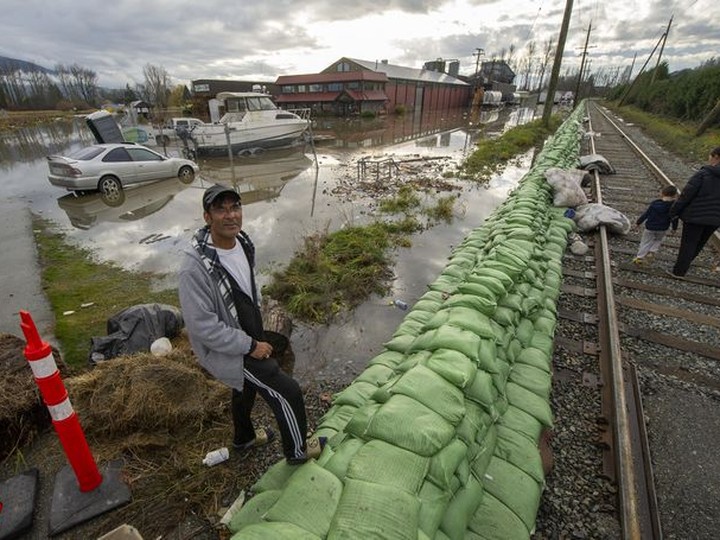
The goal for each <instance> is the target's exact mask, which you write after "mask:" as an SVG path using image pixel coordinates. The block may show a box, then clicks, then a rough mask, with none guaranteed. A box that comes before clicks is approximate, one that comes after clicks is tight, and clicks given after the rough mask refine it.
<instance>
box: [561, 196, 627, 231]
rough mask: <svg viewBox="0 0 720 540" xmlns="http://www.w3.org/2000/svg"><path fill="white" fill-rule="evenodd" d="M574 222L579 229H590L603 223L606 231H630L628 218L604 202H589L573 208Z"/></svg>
mask: <svg viewBox="0 0 720 540" xmlns="http://www.w3.org/2000/svg"><path fill="white" fill-rule="evenodd" d="M573 219H574V220H575V224H576V225H577V227H578V229H580V230H581V231H584V232H587V231H592V230H594V229H596V228H597V227H599V226H600V225H605V226H607V228H608V231H610V232H612V233H615V234H627V233H628V232H629V231H630V220H629V219H628V218H627V217H626V216H625V214H623V213H622V212H619V211H618V210H615V209H614V208H610V207H609V206H605V205H604V204H598V203H589V204H584V205H582V206H579V207H578V208H576V209H575V217H574V218H573Z"/></svg>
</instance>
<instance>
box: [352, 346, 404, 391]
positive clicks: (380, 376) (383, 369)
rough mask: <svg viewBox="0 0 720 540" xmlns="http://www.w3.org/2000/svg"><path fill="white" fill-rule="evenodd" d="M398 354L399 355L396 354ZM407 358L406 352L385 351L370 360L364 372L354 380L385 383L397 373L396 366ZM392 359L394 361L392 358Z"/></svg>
mask: <svg viewBox="0 0 720 540" xmlns="http://www.w3.org/2000/svg"><path fill="white" fill-rule="evenodd" d="M396 355H397V356H396ZM404 358H405V355H404V354H401V353H397V352H393V351H385V352H383V353H380V354H379V355H377V356H376V357H375V358H373V359H372V360H370V362H369V363H368V366H367V367H366V368H365V369H364V370H363V372H362V373H361V374H360V375H358V376H357V377H355V380H354V381H353V382H360V381H362V382H369V383H371V384H374V385H375V386H380V385H382V384H385V383H386V382H387V381H388V379H389V378H390V377H392V375H393V374H394V373H395V371H394V370H395V367H396V366H397V365H398V364H399V363H400V362H401V361H402V360H403V359H404ZM391 359H392V362H390V360H391Z"/></svg>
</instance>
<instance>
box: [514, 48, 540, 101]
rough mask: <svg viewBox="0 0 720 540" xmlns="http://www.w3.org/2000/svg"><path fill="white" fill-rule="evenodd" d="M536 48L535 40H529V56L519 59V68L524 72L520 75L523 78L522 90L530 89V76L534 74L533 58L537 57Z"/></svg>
mask: <svg viewBox="0 0 720 540" xmlns="http://www.w3.org/2000/svg"><path fill="white" fill-rule="evenodd" d="M535 49H536V45H535V42H534V41H530V42H528V44H527V56H525V57H523V58H521V59H520V60H519V61H518V68H519V69H520V70H522V71H523V74H521V75H520V78H521V80H523V82H522V84H521V85H520V88H521V89H522V90H529V89H530V76H531V74H532V69H533V60H534V57H535Z"/></svg>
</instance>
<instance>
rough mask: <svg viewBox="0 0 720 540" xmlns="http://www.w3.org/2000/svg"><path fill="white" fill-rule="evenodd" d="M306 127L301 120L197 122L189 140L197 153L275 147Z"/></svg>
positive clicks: (299, 135) (292, 139) (293, 139)
mask: <svg viewBox="0 0 720 540" xmlns="http://www.w3.org/2000/svg"><path fill="white" fill-rule="evenodd" d="M307 128H308V122H307V121H305V120H296V121H288V122H286V123H282V124H274V125H265V126H243V125H233V124H227V128H226V125H223V124H212V125H205V126H198V127H197V128H196V129H194V130H193V132H192V134H191V140H192V143H193V145H194V146H195V151H196V152H197V154H198V155H222V156H226V155H227V154H228V146H229V147H230V149H231V151H232V153H233V154H238V153H241V152H243V151H244V150H252V149H255V148H263V149H267V148H279V147H284V146H291V145H292V144H293V143H296V142H298V141H299V140H300V139H301V138H302V136H303V134H304V133H305V131H306V130H307Z"/></svg>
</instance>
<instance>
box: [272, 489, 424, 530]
mask: <svg viewBox="0 0 720 540" xmlns="http://www.w3.org/2000/svg"><path fill="white" fill-rule="evenodd" d="M419 512H420V499H418V498H417V497H416V496H415V495H411V494H409V493H408V492H406V491H403V490H402V489H398V488H395V487H391V486H383V485H382V484H373V483H370V482H363V481H362V480H350V479H348V480H346V481H345V489H344V490H343V493H342V497H341V498H340V504H339V505H338V507H337V510H336V511H335V516H334V517H333V520H332V523H331V525H330V531H329V532H328V535H327V540H348V539H350V538H358V539H360V538H363V539H365V538H392V539H393V540H417V531H418V514H419ZM267 538H273V537H271V536H268V537H267ZM273 540H274V539H273Z"/></svg>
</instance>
